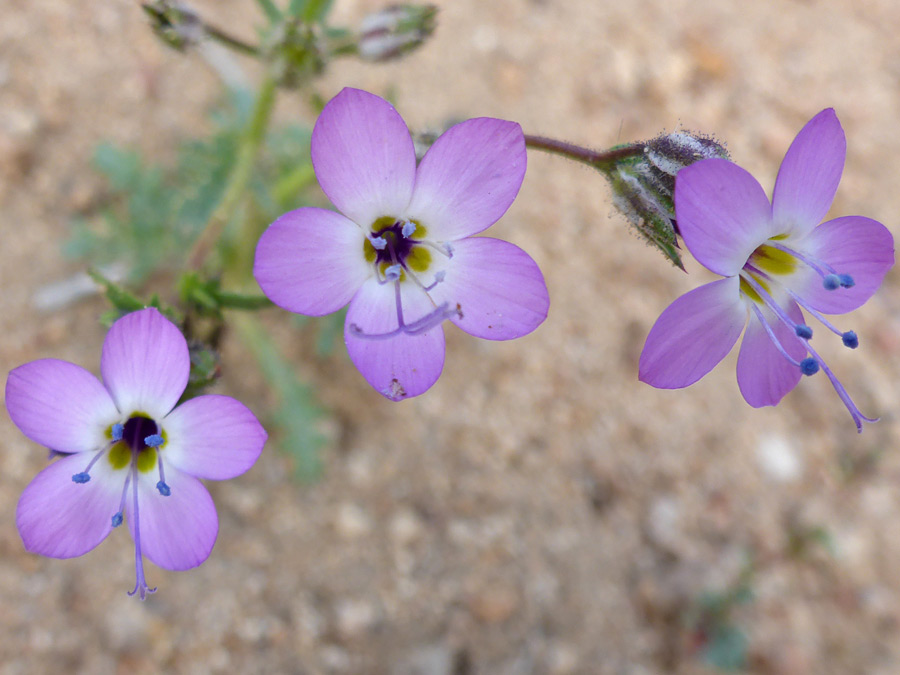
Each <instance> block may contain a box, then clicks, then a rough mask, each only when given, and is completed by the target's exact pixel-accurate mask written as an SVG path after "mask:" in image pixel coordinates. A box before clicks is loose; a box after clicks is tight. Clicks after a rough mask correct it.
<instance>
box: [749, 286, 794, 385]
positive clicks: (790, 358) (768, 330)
mask: <svg viewBox="0 0 900 675" xmlns="http://www.w3.org/2000/svg"><path fill="white" fill-rule="evenodd" d="M751 307H752V309H753V312H754V313H755V314H756V318H757V319H759V322H760V323H761V324H762V326H763V328H765V329H766V334H767V335H768V336H769V339H770V340H771V341H772V344H773V345H775V348H776V349H777V350H778V351H779V352H780V353H781V355H782V356H783V357H784V358H786V359H787V360H788V361H790V362H791V363H792V364H793V365H795V366H797V367H798V368H799V369H800V370H803V364H802V363H801V362H800V361H798V360H797V359H795V358H794V357H793V356H791V355H790V354H788V353H787V350H786V349H785V348H784V347H783V346H782V344H781V341H780V340H779V339H778V338H777V337H776V336H775V331H773V330H772V327H771V326H770V325H769V322H768V321H766V318H765V317H764V316H763V313H762V311H761V310H760V309H759V307H757V306H756V303H754V304H752V305H751Z"/></svg>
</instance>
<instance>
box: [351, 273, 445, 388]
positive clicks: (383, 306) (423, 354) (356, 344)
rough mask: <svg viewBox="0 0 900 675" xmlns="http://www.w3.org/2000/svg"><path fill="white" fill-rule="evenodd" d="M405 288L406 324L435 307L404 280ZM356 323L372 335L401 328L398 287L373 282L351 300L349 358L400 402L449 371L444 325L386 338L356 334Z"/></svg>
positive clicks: (403, 299)
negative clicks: (399, 323)
mask: <svg viewBox="0 0 900 675" xmlns="http://www.w3.org/2000/svg"><path fill="white" fill-rule="evenodd" d="M401 287H402V302H403V314H404V319H405V321H406V323H407V324H411V323H413V322H414V321H416V320H418V319H420V318H422V317H424V316H426V315H427V314H429V313H430V312H432V311H433V310H434V309H435V307H434V304H433V303H432V302H431V300H430V299H429V298H428V296H427V295H426V294H425V292H424V291H422V290H421V289H420V288H418V287H417V286H415V285H413V284H412V282H409V281H405V282H402V283H401ZM353 325H357V326H359V328H361V329H362V330H363V331H364V332H366V333H369V334H373V333H376V334H377V333H386V332H389V331H392V330H394V329H396V328H397V326H398V322H397V309H396V303H395V300H394V285H393V284H391V283H387V284H384V285H379V284H378V282H377V281H375V279H371V280H369V281H367V282H366V283H365V284H363V286H362V288H360V290H359V292H358V293H357V294H356V296H355V297H354V298H353V300H351V301H350V307H349V309H348V310H347V322H346V325H345V327H344V341H345V342H346V343H347V351H348V353H349V354H350V360H351V361H353V364H354V365H355V366H356V367H357V368H358V369H359V372H360V373H362V376H363V377H364V378H366V381H367V382H368V383H369V384H371V385H372V386H373V387H374V388H375V390H376V391H378V392H379V393H380V394H382V395H383V396H385V397H387V398H389V399H391V400H395V401H399V400H402V399H405V398H412V397H413V396H418V395H419V394H422V393H424V392H425V391H427V390H428V389H429V388H430V387H431V385H433V384H434V383H435V382H436V381H437V379H438V377H439V376H440V374H441V371H442V370H443V368H444V329H443V327H442V326H441V325H437V326H434V327H433V328H431V329H430V330H427V331H426V332H424V333H421V334H418V335H408V334H404V333H401V334H399V335H397V336H396V337H392V338H389V339H382V340H377V339H367V338H361V337H358V336H356V335H353V333H352V330H351V326H353Z"/></svg>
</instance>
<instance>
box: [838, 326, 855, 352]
mask: <svg viewBox="0 0 900 675" xmlns="http://www.w3.org/2000/svg"><path fill="white" fill-rule="evenodd" d="M841 340H843V342H844V346H845V347H850V349H856V348H857V347H859V338H858V337H856V333H854V332H853V331H852V330H848V331H847V332H846V333H844V334H842V335H841Z"/></svg>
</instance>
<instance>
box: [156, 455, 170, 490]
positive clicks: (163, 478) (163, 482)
mask: <svg viewBox="0 0 900 675" xmlns="http://www.w3.org/2000/svg"><path fill="white" fill-rule="evenodd" d="M157 457H158V458H159V482H158V483H157V484H156V489H157V490H159V494H161V495H162V496H163V497H168V496H169V495H170V494H172V488H170V487H169V486H168V485H167V484H166V472H165V471H164V470H163V461H162V453H161V452H160V453H157Z"/></svg>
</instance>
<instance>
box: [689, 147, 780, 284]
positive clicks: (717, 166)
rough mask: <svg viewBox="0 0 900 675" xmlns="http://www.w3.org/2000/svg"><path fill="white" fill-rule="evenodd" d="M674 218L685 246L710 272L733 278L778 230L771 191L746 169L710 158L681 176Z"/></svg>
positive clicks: (692, 166) (692, 165)
mask: <svg viewBox="0 0 900 675" xmlns="http://www.w3.org/2000/svg"><path fill="white" fill-rule="evenodd" d="M675 215H676V218H677V220H678V227H679V229H680V231H681V236H682V238H683V239H684V243H685V246H687V248H688V250H689V251H690V252H691V254H692V255H693V256H694V257H695V258H696V259H697V261H698V262H699V263H700V264H701V265H703V266H704V267H706V268H707V269H709V270H711V271H713V272H715V273H716V274H721V275H722V276H726V277H727V276H733V275H735V274H737V273H738V272H739V271H740V270H741V268H742V267H743V266H744V263H746V262H747V258H749V257H750V254H751V253H753V251H754V250H755V249H756V247H757V246H759V245H760V244H762V243H763V242H764V241H766V239H768V238H769V237H771V236H773V235H776V234H778V232H775V231H774V230H773V225H772V211H771V206H770V204H769V200H768V198H767V197H766V193H765V192H764V191H763V189H762V187H761V186H760V184H759V183H758V182H757V181H756V179H755V178H754V177H753V176H751V175H750V174H749V173H748V172H747V171H745V170H744V169H742V168H741V167H739V166H738V165H737V164H733V163H731V162H729V161H727V160H724V159H705V160H702V161H700V162H697V163H696V164H691V165H690V166H687V167H685V168H683V169H682V170H681V171H679V172H678V177H677V179H676V181H675Z"/></svg>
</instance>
